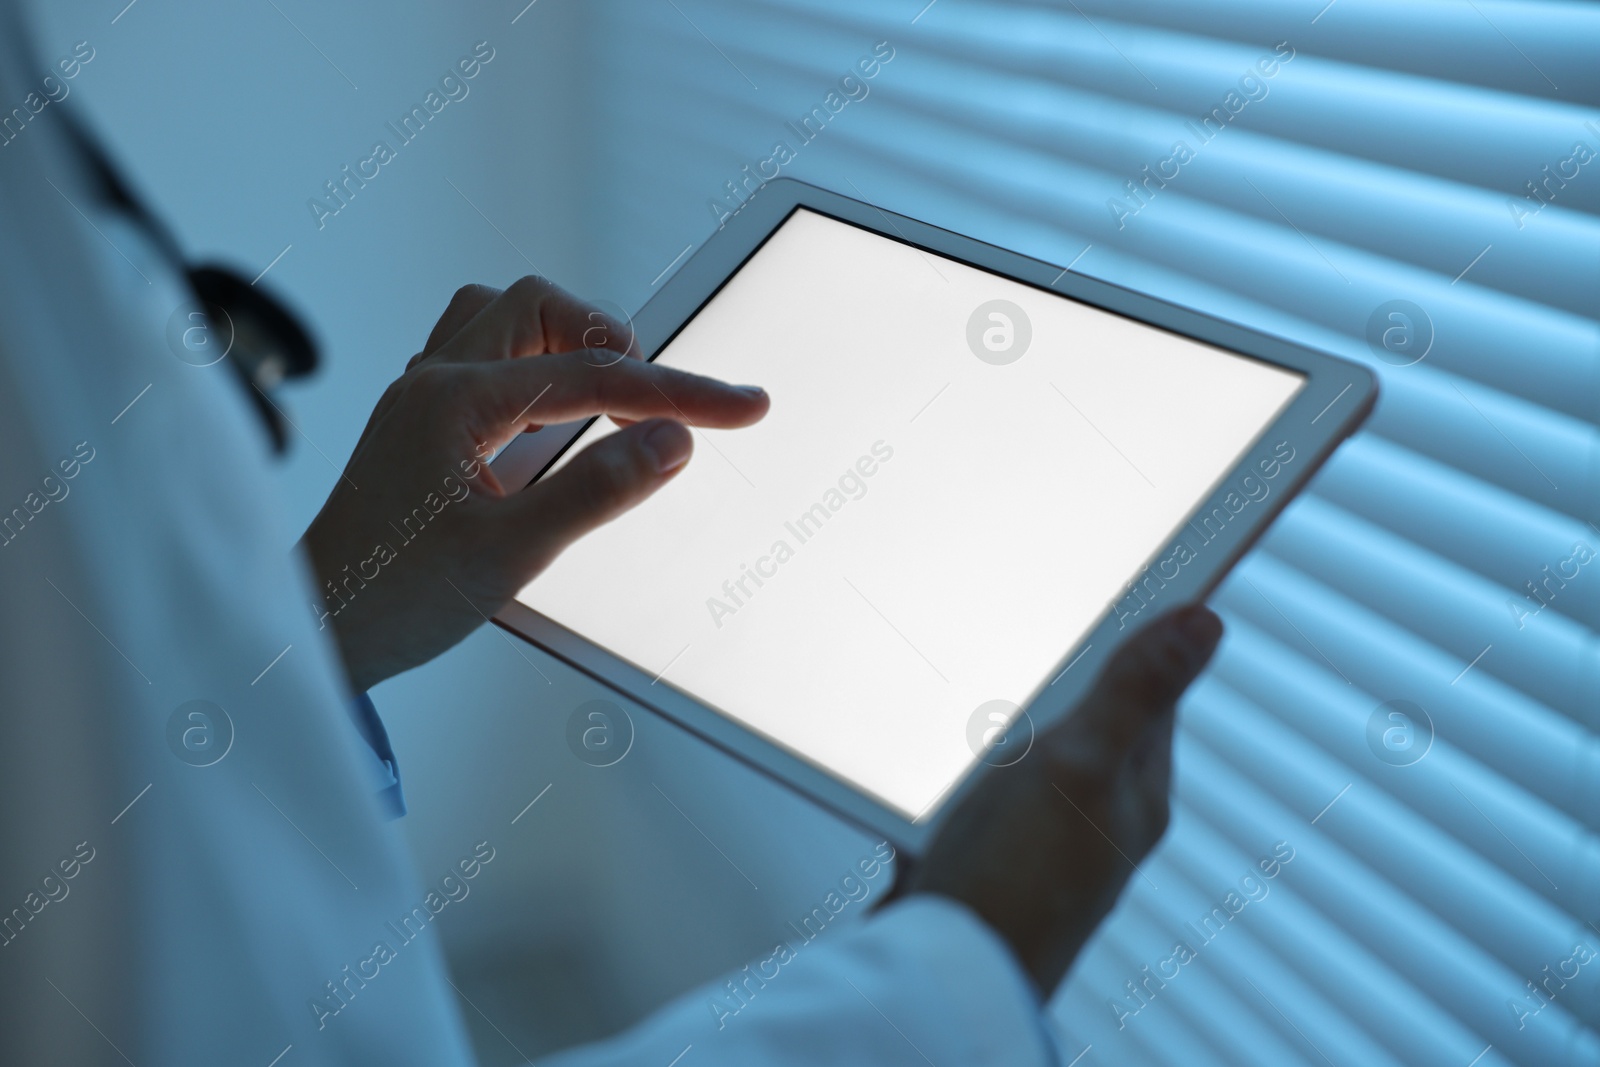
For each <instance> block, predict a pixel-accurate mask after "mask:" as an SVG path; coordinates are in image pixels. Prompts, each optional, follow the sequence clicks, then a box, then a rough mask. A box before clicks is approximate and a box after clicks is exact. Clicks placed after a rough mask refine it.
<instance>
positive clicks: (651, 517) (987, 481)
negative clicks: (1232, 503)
mask: <svg viewBox="0 0 1600 1067" xmlns="http://www.w3.org/2000/svg"><path fill="white" fill-rule="evenodd" d="M658 361H659V362H663V363H667V364H670V365H672V366H675V367H681V368H683V369H685V370H690V371H694V372H696V373H700V374H707V375H712V376H715V377H718V378H722V379H724V380H727V381H730V382H736V383H754V384H757V385H761V386H764V387H765V388H766V390H767V392H768V393H769V394H770V395H771V397H772V408H771V412H770V413H769V414H768V415H767V417H766V419H765V420H763V421H762V422H761V423H759V424H757V425H756V426H753V427H749V428H746V429H740V430H700V429H696V430H695V453H694V457H693V459H692V460H691V461H690V462H689V465H688V466H687V467H686V468H685V469H684V470H683V471H682V472H680V474H679V475H678V476H677V477H676V478H675V479H673V480H672V481H671V482H669V483H668V484H667V485H666V487H665V488H663V489H662V490H661V491H660V492H658V493H657V494H656V495H655V496H654V497H652V498H651V499H650V500H648V501H646V502H645V503H644V504H643V505H641V506H640V507H638V508H637V509H635V510H634V511H632V512H630V513H628V514H627V515H624V516H623V517H622V518H620V519H618V520H616V521H615V522H613V523H611V524H609V525H607V526H605V527H602V528H601V529H599V530H597V531H595V532H594V533H592V534H590V535H589V536H588V537H586V538H584V539H583V540H582V541H580V542H579V543H577V544H576V545H574V546H572V547H571V548H569V549H568V550H567V551H566V553H565V554H564V555H562V556H561V557H560V558H559V559H558V560H557V561H556V562H555V564H554V565H553V566H552V567H550V569H549V570H547V571H546V572H545V573H544V574H542V575H540V577H539V578H537V579H536V580H535V581H534V582H533V583H532V584H530V585H529V586H528V587H527V588H526V589H524V590H523V591H522V593H521V594H520V595H519V597H518V599H519V600H520V601H521V602H522V603H524V604H526V605H527V606H528V607H530V608H533V609H534V610H535V611H538V612H541V613H543V614H544V615H546V616H548V617H549V618H551V619H553V620H555V621H556V622H558V623H560V624H562V625H563V626H565V627H567V628H568V629H570V630H572V631H574V632H576V633H578V634H580V635H582V636H583V637H585V638H587V639H589V640H590V641H592V642H594V643H595V644H598V645H600V646H601V647H603V648H605V649H607V650H609V651H610V652H611V653H612V654H614V655H616V656H618V657H620V658H622V659H625V660H627V661H629V662H631V663H633V664H634V665H635V666H637V667H638V668H640V669H641V670H643V671H645V672H646V673H648V674H650V675H651V676H652V677H656V678H657V681H658V683H659V684H663V685H671V686H673V687H675V688H677V689H679V690H681V691H682V692H684V693H686V694H688V695H689V696H691V697H692V698H694V699H695V700H697V701H699V702H700V703H702V704H705V705H707V706H708V707H710V708H713V709H715V710H717V711H719V712H720V713H721V714H723V715H726V716H728V717H730V718H732V719H734V720H736V721H738V722H740V723H742V724H744V725H745V726H747V727H748V728H750V729H752V730H754V731H756V732H758V733H760V734H762V735H764V736H765V737H767V738H768V739H770V740H772V741H774V742H776V743H777V744H779V745H781V746H783V747H784V748H786V749H787V750H789V751H790V752H792V753H794V754H796V755H798V756H800V757H801V758H803V759H805V760H807V761H809V762H810V763H812V764H814V765H816V766H818V767H820V768H822V769H823V770H825V771H827V772H828V773H830V774H832V775H834V776H836V777H838V778H840V779H843V780H844V781H845V782H847V783H848V784H850V785H851V786H853V787H854V788H856V789H858V790H860V791H863V792H865V793H868V794H870V795H872V796H874V797H876V798H877V799H879V800H880V801H881V802H883V803H885V804H886V805H888V806H889V807H891V808H893V809H895V810H896V811H898V812H900V813H901V814H902V815H904V816H905V817H907V818H911V819H915V818H917V817H921V816H926V815H928V814H930V812H931V809H932V807H933V806H934V804H935V803H936V802H937V801H938V800H939V799H940V798H941V797H942V796H943V795H945V794H946V792H947V791H948V790H949V789H950V788H951V787H953V786H954V785H955V784H956V783H958V782H959V781H960V779H961V778H962V777H963V776H964V775H965V774H966V772H968V771H969V770H970V769H971V768H972V767H973V766H974V765H975V763H976V762H977V759H978V752H979V751H981V744H980V745H979V746H978V747H977V749H975V747H974V744H973V741H972V738H973V737H974V736H975V735H974V731H973V726H974V722H975V717H976V720H977V721H979V722H980V723H981V722H983V721H985V717H986V716H987V719H988V720H990V721H991V725H990V726H987V727H985V728H984V729H983V730H982V731H980V733H979V734H978V735H976V736H982V737H992V736H993V735H994V734H995V733H997V732H998V730H997V727H998V726H999V725H1000V723H1001V722H1002V720H1003V717H1004V715H1005V714H1010V713H1012V711H1010V710H1009V709H1014V708H1015V706H1017V705H1021V704H1024V703H1025V702H1026V701H1027V700H1028V699H1029V697H1030V696H1031V695H1032V694H1033V693H1034V692H1035V691H1036V690H1038V689H1039V688H1040V687H1041V686H1042V685H1044V684H1046V683H1048V682H1050V681H1051V679H1052V678H1053V677H1055V676H1056V675H1057V673H1058V672H1059V671H1060V670H1061V669H1062V665H1063V662H1064V659H1065V657H1066V656H1067V654H1068V653H1069V652H1071V651H1072V650H1073V649H1074V647H1075V646H1077V645H1078V644H1079V643H1080V642H1081V641H1082V640H1083V639H1084V638H1085V636H1086V635H1087V633H1088V632H1089V631H1090V630H1091V629H1092V628H1093V626H1094V624H1095V623H1096V622H1097V621H1098V619H1099V618H1100V617H1101V616H1102V614H1104V613H1105V611H1106V610H1107V607H1108V605H1109V604H1110V603H1111V602H1112V601H1113V600H1114V599H1116V598H1118V597H1120V596H1121V595H1122V594H1123V592H1124V589H1125V587H1126V585H1127V583H1128V582H1129V581H1130V580H1131V579H1132V578H1133V577H1134V576H1135V575H1136V574H1138V572H1139V570H1140V569H1141V568H1142V567H1143V566H1144V565H1145V564H1146V563H1147V562H1148V561H1149V560H1150V558H1151V557H1152V555H1154V554H1155V553H1156V552H1157V551H1158V550H1159V549H1161V548H1162V547H1164V546H1165V545H1166V544H1167V543H1168V542H1169V541H1170V540H1171V538H1172V537H1173V535H1174V534H1175V532H1176V531H1177V530H1178V528H1179V526H1180V525H1182V524H1183V522H1184V521H1185V519H1186V518H1187V516H1188V515H1189V513H1190V512H1191V511H1193V509H1194V508H1195V506H1196V505H1197V504H1198V503H1199V501H1200V500H1202V499H1204V498H1205V497H1206V496H1207V495H1209V494H1210V492H1211V491H1212V490H1213V489H1214V488H1215V487H1216V485H1217V483H1218V482H1219V480H1220V479H1221V478H1222V477H1223V476H1224V475H1225V474H1227V472H1228V471H1229V470H1230V469H1232V467H1233V466H1234V464H1235V463H1237V462H1238V461H1239V459H1240V458H1241V457H1242V455H1243V453H1244V452H1245V450H1246V449H1247V448H1248V447H1249V446H1250V445H1251V444H1252V443H1254V441H1255V439H1256V438H1257V437H1258V436H1259V435H1260V434H1261V433H1262V431H1263V430H1264V429H1265V428H1266V427H1267V426H1268V425H1269V424H1270V423H1271V422H1272V421H1273V419H1274V418H1275V417H1276V416H1277V414H1278V413H1279V412H1280V411H1281V410H1282V409H1283V408H1284V407H1285V406H1286V405H1287V404H1288V403H1289V401H1290V400H1291V399H1292V398H1293V396H1294V395H1295V393H1296V392H1297V391H1298V390H1299V389H1300V387H1301V386H1302V385H1303V384H1304V377H1303V376H1302V375H1300V374H1297V373H1294V372H1291V371H1288V370H1285V369H1282V368H1279V367H1276V366H1273V365H1270V364H1267V363H1264V362H1261V361H1258V360H1255V359H1251V358H1248V357H1244V356H1240V355H1236V354H1233V353H1230V352H1227V351H1225V350H1222V349H1219V348H1216V347H1213V346H1211V345H1207V344H1204V343H1202V342H1199V341H1194V340H1190V339H1188V338H1185V337H1183V336H1180V335H1178V334H1174V333H1170V332H1167V331H1165V330H1161V329H1158V328H1155V327H1152V326H1147V325H1144V324H1142V323H1139V322H1136V321H1134V320H1131V319H1127V318H1123V317H1121V316H1118V315H1115V314H1112V313H1109V312H1105V311H1101V310H1099V309H1097V308H1094V307H1091V306H1089V305H1086V304H1083V303H1079V302H1077V301H1074V300H1071V299H1068V298H1066V297H1063V296H1060V295H1058V294H1055V293H1053V292H1050V291H1048V290H1042V289H1037V288H1034V287H1031V286H1027V285H1024V284H1022V283H1019V282H1015V281H1012V280H1010V279H1007V278H1004V277H1001V276H998V275H996V274H993V273H990V272H988V271H985V270H981V269H978V268H975V267H972V266H969V265H967V264H964V263H961V262H959V261H957V260H953V259H949V258H947V257H944V256H941V255H938V254H936V253H933V252H928V251H923V250H921V249H918V248H915V247H913V246H911V245H908V244H905V243H903V242H900V241H896V240H893V239H891V238H887V237H883V236H880V235H878V234H876V233H873V232H872V231H870V230H866V229H863V228H861V227H858V226H855V225H852V224H850V223H846V222H841V221H838V220H836V219H833V218H831V217H829V216H825V215H822V214H819V213H816V212H813V211H810V210H807V209H804V208H800V209H797V210H796V211H795V212H794V213H793V214H792V215H790V216H789V218H788V220H787V221H786V222H784V223H783V225H782V226H780V227H779V228H778V229H777V230H776V231H775V232H774V233H773V235H772V236H771V237H770V238H769V239H768V240H767V241H766V243H765V244H763V245H762V246H761V247H760V249H759V250H757V251H756V253H755V254H754V255H753V256H751V257H750V258H749V259H748V260H747V261H746V262H745V264H744V265H743V266H742V267H741V268H740V269H739V270H738V272H737V273H736V274H734V276H733V277H732V278H731V279H730V280H729V281H728V282H727V284H726V285H724V286H723V288H722V289H721V290H719V291H718V292H717V294H716V295H715V296H713V297H712V298H711V300H710V301H708V302H707V303H706V304H705V306H704V307H703V308H702V309H701V310H700V311H699V313H698V314H696V315H695V316H694V317H693V318H692V319H691V320H690V321H689V323H688V324H687V325H686V326H685V327H684V328H683V329H682V330H681V331H680V332H679V333H678V334H677V336H676V337H674V338H673V339H672V340H671V341H670V342H669V343H668V344H667V345H666V346H665V347H664V348H663V349H662V351H661V353H660V355H659V356H658ZM612 432H615V427H614V426H613V425H612V424H611V422H610V420H607V419H601V420H597V421H595V422H594V423H593V424H592V425H591V426H590V427H589V428H588V429H587V430H585V431H584V432H583V434H582V435H581V436H580V437H579V439H578V440H577V442H576V443H575V444H574V445H573V446H572V447H571V448H569V449H568V450H567V451H566V452H565V453H563V455H562V457H561V458H560V459H558V460H557V462H556V464H555V465H554V466H559V465H560V464H561V463H562V462H563V461H565V460H566V459H567V458H570V456H572V455H573V454H575V452H576V451H577V450H578V449H581V448H583V447H585V446H586V445H589V444H591V443H593V442H594V441H596V440H598V439H599V438H601V437H603V436H605V435H606V434H608V433H612ZM995 709H1000V711H999V713H998V714H997V712H996V710H995Z"/></svg>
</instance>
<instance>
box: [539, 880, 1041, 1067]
mask: <svg viewBox="0 0 1600 1067" xmlns="http://www.w3.org/2000/svg"><path fill="white" fill-rule="evenodd" d="M680 1057H681V1058H682V1062H683V1063H684V1064H685V1065H687V1064H689V1063H691V1062H692V1063H693V1064H694V1065H695V1067H719V1065H723V1064H727V1065H729V1067H732V1065H740V1067H744V1065H749V1064H761V1065H763V1067H785V1065H789V1064H794V1065H800V1064H808V1065H809V1064H825V1063H826V1064H832V1063H871V1064H874V1065H879V1067H899V1065H902V1064H903V1065H905V1067H927V1065H929V1064H939V1065H945V1064H951V1065H954V1064H960V1065H961V1067H984V1065H989V1064H996V1065H998V1064H1005V1065H1008V1067H1033V1065H1039V1067H1044V1065H1059V1064H1060V1063H1063V1062H1065V1061H1064V1060H1063V1059H1061V1058H1060V1052H1059V1049H1058V1047H1057V1046H1056V1044H1055V1041H1054V1039H1053V1037H1052V1035H1051V1034H1050V1032H1049V1031H1048V1030H1047V1029H1046V1026H1045V1015H1044V1013H1043V1011H1042V1009H1041V1006H1040V1004H1039V1000H1038V997H1037V995H1036V994H1035V992H1034V990H1033V987H1032V986H1031V985H1030V984H1029V983H1028V981H1027V979H1026V978H1025V977H1024V976H1023V974H1022V972H1021V970H1020V968H1019V967H1018V965H1017V963H1016V962H1015V960H1014V959H1013V957H1012V956H1011V954H1010V953H1009V951H1008V950H1007V949H1006V948H1005V946H1004V945H1003V944H1002V943H1001V942H1000V940H999V938H998V937H997V936H996V935H995V934H994V933H993V932H992V931H990V929H989V928H988V927H987V926H985V925H984V924H983V923H982V922H981V921H980V920H979V919H978V918H977V917H976V916H975V915H974V914H973V913H972V912H971V911H969V910H968V909H967V908H965V907H964V906H962V905H960V904H957V903H956V902H954V901H952V900H949V899H946V898H943V897H935V896H914V897H910V898H908V899H906V900H903V901H900V902H898V903H896V904H894V905H892V906H890V907H888V908H886V909H884V910H883V911H881V912H879V913H878V914H876V915H875V916H873V917H872V918H871V919H869V920H867V921H865V922H863V923H860V924H858V925H856V926H854V927H850V928H846V929H841V930H840V931H839V932H838V933H837V934H835V935H829V934H822V935H819V936H818V938H817V939H816V940H815V941H813V942H800V943H798V944H796V943H794V942H789V943H787V944H786V945H784V946H775V947H774V949H773V950H772V951H771V952H770V953H769V954H768V955H766V956H763V957H761V958H759V959H757V960H755V961H753V962H752V963H750V964H749V965H747V966H746V967H744V968H742V969H741V970H739V971H736V972H734V973H733V974H732V975H728V976H725V977H723V978H721V979H718V980H716V981H713V982H712V983H710V984H708V985H706V986H703V987H701V988H699V989H696V990H694V991H693V992H690V993H687V994H685V995H684V996H682V997H680V998H679V999H678V1000H676V1001H674V1002H672V1003H671V1004H669V1005H667V1006H666V1007H664V1008H662V1009H661V1010H660V1011H658V1012H657V1013H656V1014H655V1015H653V1016H651V1017H650V1018H648V1019H646V1020H645V1021H644V1022H642V1023H640V1024H639V1025H638V1026H636V1027H635V1028H634V1029H632V1030H630V1031H628V1032H626V1033H624V1034H622V1035H620V1036H618V1037H616V1038H613V1039H611V1040H609V1041H606V1042H603V1043H601V1044H597V1045H591V1046H587V1047H584V1048H580V1049H574V1050H570V1051H568V1052H566V1053H564V1054H562V1055H560V1056H557V1057H554V1058H549V1057H546V1058H542V1059H541V1060H540V1063H541V1064H542V1065H544V1067H552V1065H553V1067H633V1065H643V1064H649V1065H651V1067H661V1065H665V1064H672V1063H677V1062H678V1061H679V1058H680Z"/></svg>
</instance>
